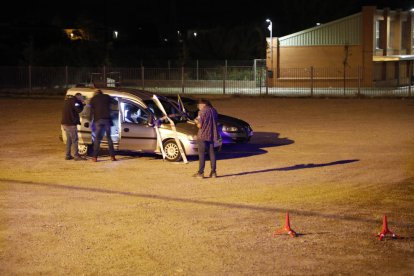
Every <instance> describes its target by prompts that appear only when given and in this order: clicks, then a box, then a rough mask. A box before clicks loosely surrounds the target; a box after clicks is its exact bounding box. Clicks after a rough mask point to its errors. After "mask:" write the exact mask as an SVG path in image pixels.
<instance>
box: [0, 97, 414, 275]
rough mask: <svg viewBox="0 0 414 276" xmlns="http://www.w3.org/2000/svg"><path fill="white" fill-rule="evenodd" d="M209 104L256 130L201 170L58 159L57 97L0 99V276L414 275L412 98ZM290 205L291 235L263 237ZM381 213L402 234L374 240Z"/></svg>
mask: <svg viewBox="0 0 414 276" xmlns="http://www.w3.org/2000/svg"><path fill="white" fill-rule="evenodd" d="M213 104H214V105H215V106H216V107H217V109H218V110H219V112H221V113H223V114H228V115H233V116H236V117H240V118H242V119H245V120H246V121H248V122H250V123H251V125H252V127H253V129H254V131H255V136H254V137H253V139H252V141H251V143H250V144H247V145H233V146H227V147H224V148H223V151H222V152H221V153H220V156H219V159H220V160H219V161H218V174H219V176H221V177H219V178H217V179H204V180H199V179H194V178H192V177H191V175H192V174H193V173H194V172H196V170H197V166H198V163H197V160H196V159H193V160H192V161H191V162H190V164H187V165H184V164H175V163H168V162H163V161H162V159H160V158H159V157H157V156H152V155H140V154H138V155H133V156H127V155H123V156H118V157H119V162H110V161H109V158H108V157H102V158H100V160H101V162H98V163H92V162H90V161H87V162H75V161H65V160H64V145H63V144H62V143H61V142H60V141H59V140H58V134H59V129H60V125H59V122H60V112H61V106H62V101H61V100H52V99H4V98H3V99H0V117H1V120H2V122H1V124H0V137H1V142H2V145H1V151H0V274H1V275H10V274H12V275H27V274H51V275H55V274H60V275H68V274H69V275H79V274H103V275H137V274H139V275H142V274H157V275H160V274H161V275H181V274H183V275H193V274H204V275H205V274H211V275H213V274H221V275H228V274H231V275H233V274H248V275H256V274H257V275H259V274H260V275H270V274H273V275H305V274H306V275H309V274H313V275H314V274H368V275H372V274H382V275H388V274H394V275H397V274H398V275H412V274H413V271H414V101H413V100H402V99H280V98H279V99H278V98H223V99H218V98H216V99H214V100H213ZM207 165H208V164H207ZM208 172H209V170H207V173H208ZM286 211H289V213H290V219H291V221H290V222H291V226H292V228H293V229H294V230H296V231H297V232H298V233H299V234H300V235H299V236H298V237H297V238H291V237H289V236H288V235H282V236H276V237H272V234H273V232H274V231H275V230H276V229H279V228H281V227H282V226H283V224H284V216H285V213H286ZM384 213H385V214H387V216H388V224H389V228H390V230H391V231H394V232H396V233H397V234H399V235H401V236H402V237H403V238H402V239H398V240H391V239H388V240H385V241H382V242H380V241H379V240H378V238H376V237H375V233H378V232H379V231H380V230H381V225H382V216H383V214H384Z"/></svg>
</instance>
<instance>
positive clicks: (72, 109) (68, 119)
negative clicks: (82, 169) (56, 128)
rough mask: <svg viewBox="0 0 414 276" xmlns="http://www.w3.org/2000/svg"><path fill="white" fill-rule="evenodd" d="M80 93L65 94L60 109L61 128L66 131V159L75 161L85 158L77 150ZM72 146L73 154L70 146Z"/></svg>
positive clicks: (80, 110) (80, 104) (80, 108)
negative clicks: (73, 94)
mask: <svg viewBox="0 0 414 276" xmlns="http://www.w3.org/2000/svg"><path fill="white" fill-rule="evenodd" d="M83 106H84V104H83V101H82V94H81V93H76V94H75V96H71V95H69V96H67V97H66V98H65V102H64V104H63V111H62V120H61V124H62V128H63V130H64V131H65V133H66V157H65V159H66V160H72V159H75V161H83V160H86V159H85V158H83V157H81V156H80V155H79V151H78V127H77V126H78V125H80V118H79V113H81V112H82V110H83ZM72 146H73V153H74V154H73V155H74V157H73V156H72V154H71V148H72Z"/></svg>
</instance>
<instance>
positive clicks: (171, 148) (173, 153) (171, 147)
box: [164, 140, 181, 162]
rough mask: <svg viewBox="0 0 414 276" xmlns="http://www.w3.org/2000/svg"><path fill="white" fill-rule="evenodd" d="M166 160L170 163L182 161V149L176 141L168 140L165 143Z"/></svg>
mask: <svg viewBox="0 0 414 276" xmlns="http://www.w3.org/2000/svg"><path fill="white" fill-rule="evenodd" d="M164 152H165V158H166V159H167V160H168V161H170V162H178V161H180V160H181V153H180V149H179V148H178V146H177V143H176V142H175V140H168V141H166V142H165V143H164Z"/></svg>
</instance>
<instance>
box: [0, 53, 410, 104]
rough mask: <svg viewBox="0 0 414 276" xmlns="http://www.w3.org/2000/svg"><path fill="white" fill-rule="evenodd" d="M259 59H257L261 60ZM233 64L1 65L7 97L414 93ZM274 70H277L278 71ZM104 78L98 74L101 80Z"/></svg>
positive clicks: (323, 72) (345, 78) (403, 85)
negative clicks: (92, 92)
mask: <svg viewBox="0 0 414 276" xmlns="http://www.w3.org/2000/svg"><path fill="white" fill-rule="evenodd" d="M256 61H257V60H256ZM256 61H255V62H250V63H251V64H250V65H247V63H246V64H245V65H240V64H238V65H233V64H231V63H230V62H227V61H224V62H222V65H220V66H217V63H215V64H216V65H215V66H212V65H211V64H208V63H207V62H205V63H204V64H201V63H199V62H195V63H194V64H191V65H192V66H172V64H171V63H170V64H169V65H168V66H166V67H151V66H139V67H136V68H115V67H95V68H94V67H82V68H77V67H68V66H63V67H38V66H25V67H4V66H3V67H0V94H1V95H3V96H7V95H9V96H18V95H22V96H23V95H25V96H26V95H27V96H46V95H47V96H49V95H64V93H65V90H66V89H68V88H70V87H74V86H76V85H91V84H92V83H94V84H95V86H97V87H98V86H99V85H106V83H111V84H116V85H121V86H122V87H128V88H137V89H143V90H148V91H153V92H158V93H167V94H178V93H180V94H230V95H273V96H283V97H290V96H291V97H325V96H326V97H329V96H333V97H353V96H368V97H375V96H381V97H384V96H390V97H411V96H412V83H411V79H410V78H401V79H398V82H396V83H398V85H391V86H381V87H364V86H363V84H362V77H363V72H362V69H361V68H357V69H354V70H346V68H345V69H344V68H314V67H309V68H284V69H280V72H277V73H278V74H277V78H274V79H273V78H269V72H267V70H266V67H265V63H264V62H263V60H261V62H256ZM273 73H274V72H273ZM97 77H98V78H97ZM97 79H100V82H97V81H96V80H97Z"/></svg>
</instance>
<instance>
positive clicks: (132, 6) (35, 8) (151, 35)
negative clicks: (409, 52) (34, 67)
mask: <svg viewBox="0 0 414 276" xmlns="http://www.w3.org/2000/svg"><path fill="white" fill-rule="evenodd" d="M10 5H11V6H10V7H8V8H5V7H2V9H1V11H0V26H1V27H2V32H1V33H0V52H3V53H0V55H2V61H0V62H3V60H5V59H9V62H8V63H16V62H15V61H16V60H20V61H21V60H24V58H22V56H24V55H26V61H24V62H26V63H27V62H28V61H27V56H28V55H29V54H28V51H29V50H30V49H32V50H30V51H35V50H39V49H43V48H45V47H47V46H50V45H51V44H52V43H56V38H54V39H55V40H51V38H50V37H52V36H51V35H50V33H51V32H55V34H56V32H57V30H61V29H62V28H73V27H75V28H76V27H79V26H89V27H92V28H95V29H96V30H99V29H100V30H106V32H108V30H118V31H119V36H120V39H118V42H117V43H118V46H116V47H118V48H116V47H115V48H116V50H117V51H118V52H120V49H121V48H122V47H121V46H122V43H124V44H123V45H124V48H123V49H126V48H127V47H129V48H131V49H132V48H133V47H135V48H139V47H141V49H144V48H145V47H146V48H147V49H150V48H151V49H155V48H157V47H158V48H159V49H160V48H162V47H164V50H163V51H164V57H167V56H168V55H173V54H171V53H172V51H170V52H168V49H167V50H166V48H171V49H172V48H174V47H175V49H176V50H175V53H176V56H177V55H179V54H177V53H178V52H179V51H182V49H181V50H177V49H178V48H179V47H182V46H177V43H178V41H179V38H177V31H178V30H179V31H180V32H181V33H182V34H186V33H187V34H188V31H189V30H195V31H200V30H201V31H202V30H212V29H214V30H216V31H217V30H218V32H220V30H227V32H228V30H235V28H239V36H238V37H237V35H236V36H235V37H233V40H238V41H240V39H241V38H240V36H243V29H240V28H245V29H244V30H253V29H255V28H256V29H260V30H261V32H262V35H261V36H262V38H261V41H262V42H261V43H262V44H263V43H264V40H263V36H264V35H269V34H268V31H267V29H266V27H267V24H266V23H265V19H266V18H270V19H271V20H272V21H273V36H283V35H286V34H289V33H292V32H295V31H300V30H303V29H305V28H309V27H313V26H315V24H316V23H317V22H320V23H324V22H329V21H332V20H335V19H338V18H341V17H344V16H347V15H350V14H353V13H356V12H359V11H360V10H361V7H362V6H363V5H375V6H377V7H378V8H384V7H390V8H392V9H396V8H401V9H403V10H409V9H411V8H413V7H414V1H404V0H377V1H371V0H313V1H310V0H273V1H262V0H249V1H240V0H239V1H235V0H227V1H225V0H193V1H190V0H182V1H179V0H165V1H162V0H150V1H137V0H136V1H133V0H132V1H131V0H129V1H126V0H118V1H109V0H100V1H96V0H90V1H88V0H83V1H82V0H71V1H56V0H55V1H51V0H43V1H40V0H39V1H23V2H22V1H14V2H12V3H11V4H10ZM223 32H226V31H223ZM233 33H234V32H233ZM240 34H241V35H240ZM56 36H58V35H56ZM183 36H185V35H183ZM187 37H188V36H187ZM121 38H122V39H121ZM165 38H168V40H169V41H173V40H174V39H175V41H176V42H175V43H176V44H175V45H173V43H172V42H168V43H164V42H163V41H164V39H165ZM221 39H226V36H222V37H221ZM251 39H253V40H254V39H256V40H257V38H251ZM210 40H211V38H210ZM213 40H214V39H213ZM52 41H53V42H52ZM31 43H32V44H33V45H32V44H31ZM163 43H164V44H163ZM30 45H32V46H30ZM181 45H182V44H181ZM42 47H43V48H42ZM194 47H195V46H194ZM231 47H232V46H231V45H228V48H229V49H231ZM249 47H256V46H254V45H250V46H249ZM115 48H114V49H115ZM25 49H26V50H25ZM28 49H29V50H28ZM216 50H217V49H216ZM24 51H26V52H24ZM30 51H29V52H30ZM154 51H155V50H154ZM154 51H153V53H152V54H153V56H158V54H157V53H155V52H154ZM203 51H204V52H205V50H203V49H201V50H199V52H198V53H203ZM8 52H9V53H8ZM167 52H168V53H167ZM259 52H264V51H259ZM33 53H34V52H33ZM33 53H32V56H33ZM34 55H36V54H34ZM45 55H47V54H45ZM146 55H148V51H142V54H141V58H142V56H146ZM194 55H197V53H196V54H194ZM243 55H244V53H243V51H240V54H239V57H237V58H244V56H243ZM251 55H252V54H250V56H251ZM253 55H254V54H253ZM14 56H15V58H13V57H14ZM159 56H161V55H159ZM216 56H217V51H216V53H212V54H211V55H206V56H205V58H211V57H213V58H214V57H216ZM177 57H178V56H177ZM172 58H174V57H172ZM190 58H194V56H193V57H190ZM217 58H222V57H219V56H217ZM247 58H248V59H250V58H251V57H247ZM20 61H19V62H20ZM0 64H1V63H0Z"/></svg>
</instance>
